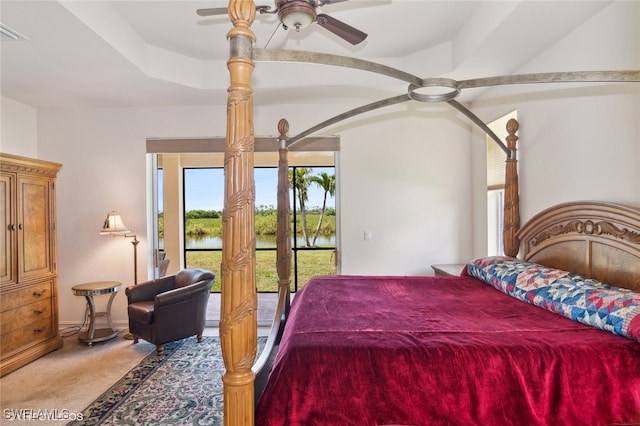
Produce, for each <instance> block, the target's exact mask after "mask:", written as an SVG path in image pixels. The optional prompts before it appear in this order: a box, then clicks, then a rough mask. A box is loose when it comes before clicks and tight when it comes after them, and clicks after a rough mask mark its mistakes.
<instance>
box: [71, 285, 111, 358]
mask: <svg viewBox="0 0 640 426" xmlns="http://www.w3.org/2000/svg"><path fill="white" fill-rule="evenodd" d="M121 285H122V284H121V283H119V282H117V281H96V282H91V283H85V284H78V285H75V286H73V287H71V290H73V294H74V295H76V296H84V297H85V299H87V309H86V311H85V315H86V317H87V320H88V321H89V324H88V327H87V331H81V332H80V333H79V334H78V340H80V341H81V342H84V343H86V344H87V345H89V346H91V345H92V344H93V343H96V342H104V341H105V340H109V339H113V338H114V337H116V336H117V335H118V331H117V330H116V329H115V327H114V326H113V322H111V303H112V302H113V298H114V297H115V296H116V293H117V292H118V291H119V290H120V286H121ZM103 294H110V295H111V296H109V302H108V303H107V310H106V311H104V312H96V304H95V301H94V300H93V297H94V296H100V295H103ZM99 316H106V317H107V322H108V324H109V328H98V329H96V318H97V317H99Z"/></svg>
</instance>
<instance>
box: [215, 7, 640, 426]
mask: <svg viewBox="0 0 640 426" xmlns="http://www.w3.org/2000/svg"><path fill="white" fill-rule="evenodd" d="M252 7H253V2H247V1H231V2H230V3H229V14H230V17H231V19H232V21H233V23H234V28H233V29H232V30H231V31H230V32H229V39H230V41H231V52H232V55H231V56H232V57H231V59H230V60H229V69H230V74H231V86H230V89H229V103H228V128H227V152H226V155H225V210H224V222H223V223H224V225H223V226H224V228H223V261H222V267H221V274H222V296H221V297H222V304H221V308H222V310H221V321H220V338H221V342H222V351H223V357H224V361H225V366H226V369H227V371H226V373H225V375H224V377H223V382H224V399H225V408H224V410H225V412H224V418H225V424H228V425H231V424H233V425H252V424H254V422H255V423H256V424H258V425H281V424H282V425H348V424H354V425H391V424H396V425H397V424H412V425H417V424H429V425H433V424H517V425H524V424H539V425H547V424H593V425H600V424H633V423H635V424H638V423H640V208H639V207H632V206H623V205H618V204H613V203H604V202H579V203H568V204H562V205H559V206H555V207H552V208H550V209H548V210H545V211H543V212H541V213H540V214H538V215H537V216H535V217H534V218H532V219H531V220H529V221H528V222H527V223H526V224H525V225H524V226H522V227H521V226H520V224H519V207H518V177H517V163H516V156H515V152H516V141H517V136H516V131H517V130H518V123H517V122H516V121H515V120H511V121H510V122H509V123H508V125H507V131H508V133H509V136H508V137H507V139H506V146H505V145H503V144H502V143H501V142H500V141H496V142H497V143H499V144H500V145H501V147H502V148H503V149H504V150H505V153H506V157H507V167H506V173H507V175H506V188H505V229H504V246H505V253H506V255H505V256H503V257H493V258H483V259H476V260H475V261H473V262H470V263H469V264H468V265H467V266H466V267H465V269H464V271H463V273H462V275H461V276H460V277H415V276H414V277H398V276H375V277H374V276H330V277H317V278H314V279H312V280H311V281H310V282H309V283H307V284H306V286H305V287H304V288H303V290H301V291H300V292H299V293H298V294H297V295H296V297H295V300H294V302H293V304H292V305H291V306H289V272H290V246H289V244H290V238H289V229H288V228H289V212H288V208H289V200H288V197H289V190H288V179H287V148H288V147H289V146H290V144H291V141H292V139H296V138H292V139H288V137H287V132H288V124H287V123H286V121H284V120H281V122H280V123H279V126H278V127H279V131H280V138H279V139H280V144H281V146H280V148H281V149H280V172H279V188H278V225H279V228H280V229H279V231H278V265H277V269H278V274H279V293H278V307H277V310H276V316H275V319H274V324H273V327H272V330H271V334H270V335H269V338H268V342H267V346H266V348H265V349H264V350H263V353H261V354H260V357H259V358H258V360H257V361H255V359H256V336H257V326H256V314H255V311H256V307H257V294H256V289H255V254H254V245H255V240H254V224H253V220H254V217H253V212H254V207H253V190H254V189H253V153H252V142H253V128H252V92H251V82H250V80H251V73H252V71H253V61H252V58H254V59H255V57H256V55H255V53H254V54H253V55H252V54H251V40H252V38H253V34H252V33H251V31H250V25H251V22H252V21H253V18H254V17H255V9H254V8H252ZM636 78H637V76H636ZM448 82H450V81H448ZM448 82H443V81H438V83H441V84H442V83H444V84H445V85H446V84H448ZM414 89H415V87H414V88H411V87H410V90H414ZM458 92H459V91H458ZM409 97H410V98H411V99H414V98H413V97H412V96H411V95H410V96H409ZM398 99H399V101H400V97H399V98H398ZM402 99H404V98H402ZM405 100H406V99H405ZM438 101H445V102H448V103H449V104H451V105H452V106H453V107H454V108H456V109H458V110H459V111H461V112H463V113H464V114H465V115H467V117H469V118H471V119H472V121H474V123H476V124H478V125H479V126H480V127H481V128H483V129H485V128H486V126H484V125H482V124H481V123H477V122H476V119H475V116H473V115H472V114H471V113H470V112H469V111H467V110H466V109H464V107H463V106H461V105H460V104H458V103H456V102H455V101H453V97H448V96H444V97H442V96H440V97H439V99H438ZM384 103H385V104H391V103H393V101H389V100H386V101H385V102H384ZM360 112H361V111H360ZM358 113H359V112H358ZM342 118H344V117H342ZM301 137H302V136H301ZM298 139H299V138H298ZM494 139H495V138H494ZM518 255H519V256H520V257H519V258H516V256H518ZM604 283H606V284H604ZM254 361H255V362H254ZM263 389H264V391H263ZM254 390H255V391H256V394H255V396H254ZM254 404H255V405H254ZM254 410H255V411H254Z"/></svg>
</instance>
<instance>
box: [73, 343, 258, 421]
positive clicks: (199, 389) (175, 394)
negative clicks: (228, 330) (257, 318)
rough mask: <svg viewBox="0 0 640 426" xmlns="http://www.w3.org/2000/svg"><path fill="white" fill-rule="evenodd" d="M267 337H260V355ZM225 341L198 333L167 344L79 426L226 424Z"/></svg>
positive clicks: (97, 404)
mask: <svg viewBox="0 0 640 426" xmlns="http://www.w3.org/2000/svg"><path fill="white" fill-rule="evenodd" d="M265 342H266V337H259V338H258V353H260V350H261V349H262V347H264V344H265ZM224 371H225V368H224V362H223V361H222V351H221V347H220V339H219V338H217V337H208V336H205V337H204V338H203V340H202V342H201V343H200V344H198V343H197V342H196V340H195V337H192V338H188V339H183V340H180V341H178V342H172V343H168V344H166V345H164V355H162V356H158V355H156V353H155V351H154V352H153V353H152V354H150V355H148V356H147V357H146V358H144V359H143V360H142V361H141V362H140V363H139V364H138V365H137V366H135V367H134V368H132V369H131V370H130V371H129V372H128V373H127V374H125V375H124V377H122V378H121V379H120V380H118V382H116V383H115V384H114V385H113V386H112V387H111V388H110V389H109V390H107V391H106V392H105V393H103V394H102V395H101V396H100V397H99V398H98V399H96V400H95V401H94V402H93V403H92V404H91V405H89V406H88V407H87V408H86V409H85V410H84V411H83V412H82V419H81V420H80V419H78V420H77V421H74V422H71V423H69V424H68V425H70V426H80V425H222V424H223V418H222V416H223V397H222V375H223V374H224Z"/></svg>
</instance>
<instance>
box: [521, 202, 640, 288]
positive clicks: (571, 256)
mask: <svg viewBox="0 0 640 426" xmlns="http://www.w3.org/2000/svg"><path fill="white" fill-rule="evenodd" d="M517 237H518V238H519V239H520V241H521V242H522V247H521V249H522V253H521V255H522V258H523V259H525V260H529V261H532V262H535V263H539V264H541V265H545V266H549V267H552V268H557V269H562V270H565V271H571V272H575V273H577V274H579V275H582V276H585V277H587V278H594V279H596V280H598V281H602V282H604V283H607V284H612V285H615V286H618V287H624V288H630V289H634V290H640V208H638V207H632V206H628V205H621V204H615V203H606V202H596V201H584V202H574V203H565V204H559V205H557V206H554V207H551V208H549V209H546V210H544V211H542V212H540V213H539V214H537V215H536V216H534V217H533V218H532V219H531V220H529V221H528V222H527V224H525V225H524V226H523V227H522V228H521V229H520V230H519V231H518V233H517Z"/></svg>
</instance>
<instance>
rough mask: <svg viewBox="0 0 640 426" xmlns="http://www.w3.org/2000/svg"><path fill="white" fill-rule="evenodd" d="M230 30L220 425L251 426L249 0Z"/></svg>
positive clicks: (233, 8) (236, 5)
mask: <svg viewBox="0 0 640 426" xmlns="http://www.w3.org/2000/svg"><path fill="white" fill-rule="evenodd" d="M228 10H229V17H230V18H231V21H232V22H233V28H232V29H231V30H230V31H229V33H228V34H227V37H228V38H229V41H230V59H229V61H228V62H227V66H228V68H229V73H230V81H231V83H230V86H229V90H228V101H227V141H226V149H225V159H224V176H225V194H224V213H223V225H222V239H223V242H222V265H221V276H222V289H221V307H220V341H221V345H222V355H223V359H224V364H225V368H226V372H225V374H224V376H223V378H222V381H223V384H224V424H225V425H238V426H252V425H253V424H254V421H255V419H254V415H255V413H254V380H255V377H254V374H253V373H252V371H251V366H252V365H253V362H254V360H255V357H256V347H257V320H256V308H257V298H256V297H257V295H256V271H255V224H254V215H255V186H254V180H253V166H254V133H253V90H252V88H251V76H252V74H253V69H254V63H253V61H252V59H251V49H252V45H253V42H254V41H255V35H254V34H253V32H252V31H251V28H250V27H251V24H252V23H253V21H254V19H255V15H256V7H255V4H254V2H253V1H247V0H231V1H230V2H229V6H228Z"/></svg>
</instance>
